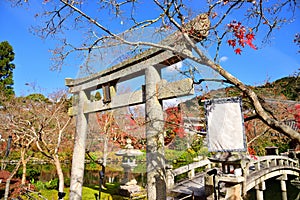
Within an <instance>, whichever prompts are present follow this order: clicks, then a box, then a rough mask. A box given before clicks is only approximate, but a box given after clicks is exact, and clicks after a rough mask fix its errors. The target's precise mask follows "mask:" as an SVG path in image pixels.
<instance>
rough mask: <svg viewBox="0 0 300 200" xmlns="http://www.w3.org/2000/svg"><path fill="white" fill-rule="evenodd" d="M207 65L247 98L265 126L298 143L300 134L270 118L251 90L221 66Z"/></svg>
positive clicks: (210, 63)
mask: <svg viewBox="0 0 300 200" xmlns="http://www.w3.org/2000/svg"><path fill="white" fill-rule="evenodd" d="M208 64H209V66H210V67H211V68H212V69H214V70H216V71H217V72H218V73H219V74H220V75H221V76H223V77H224V78H225V79H227V80H228V81H230V82H231V83H232V84H233V85H235V86H236V87H237V88H239V89H240V90H241V91H242V92H244V93H245V94H246V95H247V96H248V98H249V99H250V101H251V103H252V105H253V107H254V109H255V111H256V113H257V115H258V116H259V118H260V119H261V120H262V121H263V122H264V123H265V124H267V125H268V126H269V127H271V128H273V129H274V130H277V131H278V132H280V133H283V134H285V135H286V136H288V137H290V138H293V139H296V140H297V141H298V142H300V134H299V133H298V132H297V131H295V130H293V129H292V128H291V127H289V126H287V125H285V124H284V123H283V122H280V121H278V120H276V119H274V118H273V117H272V116H270V115H269V114H268V113H267V112H266V110H265V109H264V108H263V106H262V104H261V102H260V101H259V98H258V96H257V95H256V93H255V92H254V91H253V90H251V89H250V88H249V87H247V86H246V85H244V84H243V83H242V82H241V81H240V80H238V79H237V78H236V77H234V76H232V75H231V74H230V73H229V72H227V71H226V70H224V69H223V68H222V67H221V66H219V65H216V64H215V63H213V62H211V61H209V62H208Z"/></svg>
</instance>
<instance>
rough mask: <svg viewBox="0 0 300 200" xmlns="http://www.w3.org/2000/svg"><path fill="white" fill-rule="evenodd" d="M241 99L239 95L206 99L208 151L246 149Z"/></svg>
mask: <svg viewBox="0 0 300 200" xmlns="http://www.w3.org/2000/svg"><path fill="white" fill-rule="evenodd" d="M241 105H242V100H241V98H239V97H232V98H221V99H212V100H206V101H205V103H204V107H205V111H206V129H207V143H208V150H209V151H210V152H232V151H246V149H247V145H246V136H245V130H244V118H243V115H242V108H241Z"/></svg>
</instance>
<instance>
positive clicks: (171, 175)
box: [166, 160, 212, 189]
mask: <svg viewBox="0 0 300 200" xmlns="http://www.w3.org/2000/svg"><path fill="white" fill-rule="evenodd" d="M211 164H212V163H211V162H210V161H209V160H201V161H197V162H194V163H191V164H188V165H185V166H182V167H179V168H177V169H174V170H173V169H172V168H171V167H169V168H168V169H167V172H166V173H167V175H166V179H167V180H166V182H167V189H172V188H173V187H174V186H175V177H176V176H179V175H181V174H184V173H188V179H193V178H194V176H195V170H196V169H198V168H203V167H204V168H206V169H210V168H211Z"/></svg>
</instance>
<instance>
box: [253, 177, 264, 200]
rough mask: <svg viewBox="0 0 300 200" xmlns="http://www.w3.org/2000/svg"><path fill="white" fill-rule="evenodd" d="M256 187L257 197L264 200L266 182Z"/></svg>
mask: <svg viewBox="0 0 300 200" xmlns="http://www.w3.org/2000/svg"><path fill="white" fill-rule="evenodd" d="M255 189H256V199H257V200H264V190H266V183H265V182H264V181H263V182H261V183H259V184H257V185H256V186H255Z"/></svg>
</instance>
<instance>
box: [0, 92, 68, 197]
mask: <svg viewBox="0 0 300 200" xmlns="http://www.w3.org/2000/svg"><path fill="white" fill-rule="evenodd" d="M60 94H62V93H60ZM53 97H54V96H53ZM56 97H57V95H56ZM59 97H60V98H56V99H53V98H52V100H48V99H46V98H45V99H44V98H41V95H31V96H28V97H18V98H12V99H10V101H8V102H5V103H3V105H4V106H3V115H5V116H7V117H6V122H7V123H5V124H2V125H1V129H2V130H7V131H9V132H11V134H12V136H13V144H14V147H15V150H16V151H20V154H21V155H20V161H21V164H22V167H23V175H22V184H25V181H26V165H27V162H28V161H29V160H30V158H31V157H32V156H33V153H36V154H38V153H41V154H42V155H44V156H45V157H46V158H48V159H49V160H50V161H51V162H53V164H54V165H55V167H56V171H57V175H58V178H59V192H60V193H63V192H64V191H63V189H64V175H63V172H62V168H61V160H60V155H59V153H60V148H61V143H62V142H64V143H68V141H70V138H69V139H68V138H67V136H70V137H71V135H72V133H73V132H72V130H70V129H68V128H69V127H70V124H71V122H72V120H71V119H72V118H71V117H69V116H68V115H67V109H68V107H67V99H66V98H65V96H62V95H60V96H59ZM70 144H71V143H70ZM66 146H68V145H66ZM69 148H70V146H69Z"/></svg>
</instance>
